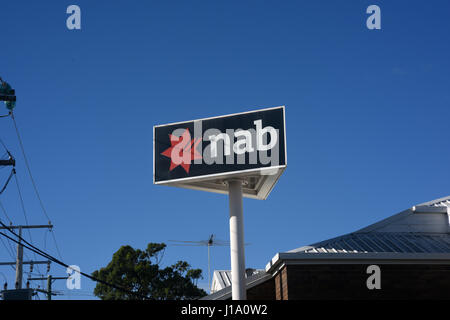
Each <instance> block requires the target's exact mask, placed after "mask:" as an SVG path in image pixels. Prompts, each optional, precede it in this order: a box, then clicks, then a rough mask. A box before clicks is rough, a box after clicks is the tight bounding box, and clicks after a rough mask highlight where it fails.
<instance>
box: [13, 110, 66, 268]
mask: <svg viewBox="0 0 450 320" xmlns="http://www.w3.org/2000/svg"><path fill="white" fill-rule="evenodd" d="M11 119H12V120H13V123H14V128H15V129H16V134H17V139H18V140H19V145H20V149H21V151H22V155H23V158H24V162H25V166H26V167H27V171H28V174H29V176H30V180H31V184H32V185H33V188H34V192H35V193H36V196H37V198H38V199H39V204H40V205H41V208H42V212H44V215H45V216H46V217H47V220H48V221H49V224H50V221H51V219H50V217H49V216H48V214H47V210H46V209H45V206H44V202H43V201H42V198H41V195H40V194H39V191H38V188H37V186H36V182H35V181H34V178H33V174H32V173H31V168H30V164H29V162H28V157H27V155H26V153H25V148H24V146H23V142H22V138H21V136H20V133H19V128H18V127H17V123H16V119H15V117H14V114H13V113H12V111H11ZM52 238H53V241H54V243H55V248H56V252H57V253H58V257H59V258H60V259H62V255H61V252H60V251H59V247H58V243H57V241H56V237H55V234H54V231H52Z"/></svg>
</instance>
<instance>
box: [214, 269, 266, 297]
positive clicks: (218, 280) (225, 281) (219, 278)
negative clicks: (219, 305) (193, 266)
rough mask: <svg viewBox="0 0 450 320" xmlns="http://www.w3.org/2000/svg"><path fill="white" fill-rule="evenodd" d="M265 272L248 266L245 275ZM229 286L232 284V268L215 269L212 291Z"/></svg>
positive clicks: (249, 275) (247, 276) (250, 275)
mask: <svg viewBox="0 0 450 320" xmlns="http://www.w3.org/2000/svg"><path fill="white" fill-rule="evenodd" d="M263 272H264V270H263V269H252V268H248V269H246V270H245V277H246V278H249V277H252V276H254V275H258V274H260V273H263ZM228 286H231V270H215V271H214V273H213V280H212V283H211V291H212V292H215V291H218V290H221V289H223V288H226V287H228Z"/></svg>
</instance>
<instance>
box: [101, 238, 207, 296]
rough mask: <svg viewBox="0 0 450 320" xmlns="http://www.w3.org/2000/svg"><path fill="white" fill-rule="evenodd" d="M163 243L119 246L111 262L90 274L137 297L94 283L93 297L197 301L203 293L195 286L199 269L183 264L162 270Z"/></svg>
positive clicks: (200, 273)
mask: <svg viewBox="0 0 450 320" xmlns="http://www.w3.org/2000/svg"><path fill="white" fill-rule="evenodd" d="M165 248H166V245H165V244H164V243H149V244H148V246H147V249H146V250H139V249H134V248H132V247H131V246H122V247H120V249H119V250H117V252H116V253H114V255H113V257H112V260H111V262H110V263H109V264H108V265H107V266H106V267H104V268H101V269H100V270H96V271H94V272H93V274H92V275H93V276H94V277H95V278H97V279H99V280H102V281H105V282H108V283H111V284H114V285H115V286H116V287H119V288H123V289H125V290H127V291H129V292H130V291H131V292H134V293H136V294H130V293H127V292H125V291H124V290H118V289H116V288H112V287H111V286H108V285H106V284H104V283H100V282H98V283H97V286H96V287H95V289H94V294H95V295H96V296H97V297H99V298H101V299H102V300H135V299H143V298H144V297H146V298H148V299H154V300H186V299H197V298H200V297H203V296H205V295H206V292H205V291H204V290H202V289H200V288H198V287H197V281H198V279H200V278H201V277H202V271H201V270H200V269H191V266H190V265H189V264H188V263H187V262H185V261H178V262H177V263H175V264H174V265H171V266H169V267H165V268H161V267H160V262H161V259H162V257H163V255H164V250H165Z"/></svg>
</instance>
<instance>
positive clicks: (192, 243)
mask: <svg viewBox="0 0 450 320" xmlns="http://www.w3.org/2000/svg"><path fill="white" fill-rule="evenodd" d="M169 242H171V243H172V244H171V245H173V246H180V247H183V246H187V247H204V246H207V247H208V286H210V285H211V253H210V248H211V247H212V246H218V247H228V246H230V241H225V240H219V239H216V236H215V235H214V234H211V235H210V236H209V238H208V239H205V240H199V241H185V240H169ZM247 244H248V243H246V244H245V245H247Z"/></svg>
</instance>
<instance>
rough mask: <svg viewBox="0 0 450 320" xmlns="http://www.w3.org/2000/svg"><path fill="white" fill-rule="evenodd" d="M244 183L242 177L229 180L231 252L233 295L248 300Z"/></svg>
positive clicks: (234, 298)
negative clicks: (243, 203)
mask: <svg viewBox="0 0 450 320" xmlns="http://www.w3.org/2000/svg"><path fill="white" fill-rule="evenodd" d="M242 183H243V181H242V180H240V179H232V180H229V181H228V191H229V193H228V197H229V202H230V253H231V297H232V299H233V300H246V299H247V292H246V290H245V254H244V215H243V207H242Z"/></svg>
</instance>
